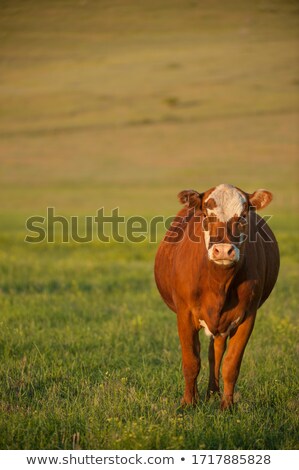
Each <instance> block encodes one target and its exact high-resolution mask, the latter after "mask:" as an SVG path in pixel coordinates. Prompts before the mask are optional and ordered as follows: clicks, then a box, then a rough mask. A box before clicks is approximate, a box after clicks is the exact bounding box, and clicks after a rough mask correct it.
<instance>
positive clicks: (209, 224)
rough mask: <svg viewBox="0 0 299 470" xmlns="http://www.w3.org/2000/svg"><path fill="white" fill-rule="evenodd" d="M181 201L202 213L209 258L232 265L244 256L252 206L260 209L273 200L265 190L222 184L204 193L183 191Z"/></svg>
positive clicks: (222, 264)
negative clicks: (247, 189)
mask: <svg viewBox="0 0 299 470" xmlns="http://www.w3.org/2000/svg"><path fill="white" fill-rule="evenodd" d="M179 198H180V200H181V202H185V203H186V202H187V205H188V207H194V208H195V209H199V210H200V211H201V213H202V214H203V230H204V239H205V246H206V249H207V254H208V258H209V260H210V261H211V262H213V263H214V264H216V265H218V266H222V267H233V266H234V265H236V264H237V263H238V261H239V260H240V258H241V255H242V251H243V245H244V242H245V240H246V238H247V234H248V223H247V219H248V211H249V208H250V207H254V208H255V209H261V208H263V207H266V206H267V205H268V204H269V203H270V201H271V200H272V194H271V193H269V192H268V191H265V190H258V191H255V192H254V193H253V194H247V193H245V192H244V191H241V190H240V189H238V188H236V187H234V186H231V185H228V184H220V185H219V186H216V187H215V188H213V189H212V190H209V191H207V192H205V193H201V194H200V193H197V192H196V191H193V190H191V191H182V192H181V193H180V194H179Z"/></svg>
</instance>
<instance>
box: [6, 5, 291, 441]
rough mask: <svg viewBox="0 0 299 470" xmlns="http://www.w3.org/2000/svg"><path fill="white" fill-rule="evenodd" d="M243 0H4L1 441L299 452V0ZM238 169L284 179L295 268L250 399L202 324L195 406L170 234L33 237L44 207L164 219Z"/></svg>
mask: <svg viewBox="0 0 299 470" xmlns="http://www.w3.org/2000/svg"><path fill="white" fill-rule="evenodd" d="M241 3H242V5H241ZM241 3H240V2H237V1H229V2H227V4H226V6H225V8H224V7H223V6H221V3H219V2H218V3H217V2H214V3H213V2H196V1H191V0H190V1H187V0H171V1H170V0H165V1H158V0H157V1H155V0H152V1H149V0H146V1H143V2H133V1H126V2H122V1H100V2H93V1H86V2H84V1H82V2H77V3H74V2H68V1H66V0H63V1H51V2H50V1H43V2H37V1H33V0H30V1H28V2H21V1H16V0H13V1H10V2H3V6H1V8H2V13H1V18H0V31H1V46H0V54H1V58H2V61H1V65H0V77H1V80H0V110H1V111H0V127H1V131H0V159H1V169H2V173H1V175H0V198H1V199H0V200H1V209H0V218H1V231H0V309H1V319H0V351H1V365H0V448H2V449H25V448H26V449H69V448H72V447H73V446H74V443H73V440H74V435H76V433H79V436H80V439H79V446H80V447H81V448H82V449H294V448H298V438H297V436H298V431H299V426H298V411H299V403H298V366H297V364H298V348H297V347H296V343H297V338H298V320H297V316H298V315H297V311H298V293H297V290H298V289H297V285H298V259H297V258H298V257H296V248H297V233H298V228H299V227H298V223H297V221H296V213H297V210H298V203H297V197H296V185H297V183H298V181H297V173H296V162H297V160H298V158H297V157H298V130H297V129H298V60H297V59H298V35H297V31H298V26H297V23H298V14H297V13H298V6H297V3H296V2H292V1H271V2H270V1H269V2H268V1H265V2H264V3H263V4H261V3H260V2H257V1H248V2H241ZM222 182H228V183H232V184H235V185H237V186H239V187H241V188H242V189H244V190H246V191H254V190H255V189H257V188H259V187H265V188H267V189H269V190H271V191H273V193H274V201H273V203H272V205H271V206H269V208H268V209H267V213H270V214H273V215H274V217H273V218H272V219H271V221H270V225H271V226H272V228H273V229H274V231H275V233H276V235H277V238H278V241H279V245H280V251H281V256H282V259H281V262H282V264H281V271H280V276H279V280H278V284H277V286H276V288H275V290H274V292H273V294H272V296H271V297H270V299H269V300H268V301H267V302H266V304H265V305H264V306H263V308H262V309H261V310H260V312H259V315H258V319H257V322H256V326H255V329H254V332H253V335H252V338H251V339H250V342H249V344H248V346H247V349H246V352H245V356H244V359H243V364H242V369H241V374H240V377H239V381H238V387H237V394H236V401H237V403H236V407H235V409H234V410H233V412H232V413H221V412H220V410H219V401H218V400H216V399H215V400H212V401H211V402H208V403H206V402H204V401H203V398H204V395H205V390H206V386H207V380H208V364H207V347H208V342H207V338H206V337H205V336H204V335H203V334H202V333H201V334H200V337H201V340H202V341H201V343H202V371H201V375H200V378H199V391H200V396H201V398H202V401H201V403H200V404H199V406H198V407H196V408H195V409H188V410H186V411H184V412H182V411H181V410H179V408H178V404H179V401H180V398H181V395H182V393H183V378H182V372H181V354H180V348H179V340H178V335H177V328H176V318H175V315H174V314H173V313H172V312H170V311H169V310H168V309H167V308H166V306H165V305H164V304H163V302H162V300H161V299H160V297H159V295H158V292H157V289H156V287H155V284H154V278H153V262H154V256H155V252H156V249H157V245H156V244H150V243H148V242H145V243H142V244H138V245H136V244H132V243H129V242H127V243H124V244H118V243H111V244H108V245H104V244H101V243H98V242H93V243H90V244H86V245H84V244H81V245H78V244H75V243H69V244H66V245H64V244H61V243H58V242H57V243H54V244H51V245H47V244H46V243H42V244H38V245H29V244H27V243H24V237H25V235H26V229H25V220H26V218H27V217H29V216H31V215H33V214H40V215H45V211H46V208H47V206H51V207H55V210H56V213H58V214H63V215H65V216H70V215H80V216H84V215H95V213H96V211H97V209H98V208H99V207H101V206H104V207H105V210H106V211H107V212H109V210H110V209H112V208H113V207H117V206H118V207H120V212H121V214H122V215H126V216H129V215H134V214H138V215H143V216H144V217H146V218H147V219H148V220H149V219H150V218H151V217H152V216H153V215H156V214H161V215H165V216H169V215H173V214H175V213H176V211H177V210H178V208H179V207H178V204H177V201H176V194H177V193H178V192H179V191H180V190H181V189H185V188H194V189H197V190H200V191H203V190H206V189H208V188H210V187H211V186H213V185H215V184H219V183H222ZM161 236H162V231H161V230H160V232H159V237H160V238H161ZM296 348H297V349H296ZM76 446H77V444H76Z"/></svg>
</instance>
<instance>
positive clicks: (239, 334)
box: [221, 312, 256, 410]
mask: <svg viewBox="0 0 299 470" xmlns="http://www.w3.org/2000/svg"><path fill="white" fill-rule="evenodd" d="M255 316H256V312H252V313H251V314H249V315H248V316H247V317H246V318H245V320H244V321H243V323H241V325H240V326H239V327H238V328H237V330H236V331H235V332H234V333H233V334H232V335H231V338H230V340H229V343H228V349H227V354H226V356H225V358H224V361H223V367H222V378H223V384H224V390H223V396H222V401H221V409H222V410H225V409H226V408H230V407H231V406H232V405H233V396H234V389H235V384H236V381H237V378H238V375H239V372H240V367H241V362H242V358H243V354H244V351H245V347H246V344H247V342H248V340H249V338H250V335H251V332H252V330H253V327H254V321H255Z"/></svg>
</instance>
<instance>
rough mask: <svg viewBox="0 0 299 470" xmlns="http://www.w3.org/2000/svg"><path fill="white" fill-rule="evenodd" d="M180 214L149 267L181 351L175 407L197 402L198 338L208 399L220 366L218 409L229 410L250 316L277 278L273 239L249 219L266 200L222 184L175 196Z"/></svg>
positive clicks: (216, 386)
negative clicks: (181, 383)
mask: <svg viewBox="0 0 299 470" xmlns="http://www.w3.org/2000/svg"><path fill="white" fill-rule="evenodd" d="M178 197H179V200H180V202H181V203H183V204H185V207H184V208H183V209H182V210H181V211H180V212H179V213H178V214H177V216H176V218H175V219H174V221H173V222H172V225H171V227H170V229H169V230H168V232H167V234H166V236H165V238H164V240H163V241H162V243H161V245H160V247H159V249H158V252H157V255H156V262H155V278H156V283H157V287H158V289H159V291H160V294H161V296H162V298H163V300H164V301H165V303H166V304H167V305H168V307H169V308H170V309H172V310H173V311H174V312H175V313H176V314H177V323H178V332H179V337H180V343H181V348H182V359H183V373H184V378H185V393H184V396H183V398H182V405H188V404H195V403H196V402H197V400H198V390H197V376H198V374H199V371H200V343H199V338H198V331H199V330H200V329H201V328H204V330H205V333H206V334H207V335H208V336H210V337H211V340H210V346H209V365H210V378H209V385H208V391H207V397H209V396H210V395H211V394H213V393H215V392H216V393H219V372H220V366H221V361H222V358H223V355H224V352H225V349H226V343H227V338H228V337H229V343H228V350H227V354H226V356H225V358H224V361H223V367H222V378H223V382H224V391H223V395H222V401H221V408H222V409H226V408H228V407H230V406H231V405H232V404H233V394H234V388H235V384H236V380H237V378H238V375H239V371H240V365H241V361H242V357H243V354H244V350H245V347H246V344H247V342H248V340H249V337H250V334H251V332H252V330H253V326H254V322H255V317H256V311H257V309H258V308H259V307H260V306H261V305H262V304H263V303H264V301H265V300H266V299H267V297H268V296H269V295H270V293H271V291H272V289H273V287H274V285H275V282H276V279H277V276H278V270H279V251H278V246H277V242H276V240H275V237H274V235H273V233H272V231H271V230H270V228H269V227H268V226H267V224H266V223H265V221H264V219H262V218H261V217H259V215H257V214H256V210H257V209H262V208H264V207H266V206H267V205H268V204H269V203H270V202H271V200H272V194H271V193H270V192H268V191H265V190H258V191H255V192H254V193H253V194H248V193H245V192H244V191H242V190H240V189H238V188H236V187H234V186H230V185H226V184H221V185H219V186H217V187H215V188H212V189H210V190H208V191H206V192H204V193H198V192H197V191H193V190H187V191H182V192H181V193H179V195H178Z"/></svg>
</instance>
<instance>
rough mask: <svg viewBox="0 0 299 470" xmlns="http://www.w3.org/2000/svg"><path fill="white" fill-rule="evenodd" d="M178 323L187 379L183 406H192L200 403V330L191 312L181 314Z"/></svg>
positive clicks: (184, 371) (178, 316) (184, 372)
mask: <svg viewBox="0 0 299 470" xmlns="http://www.w3.org/2000/svg"><path fill="white" fill-rule="evenodd" d="M177 321H178V331H179V337H180V342H181V348H182V360H183V374H184V378H185V393H184V396H183V398H182V401H181V404H182V405H191V404H196V403H197V401H198V390H197V376H198V374H199V371H200V343H199V338H198V329H197V328H196V326H195V325H194V322H193V318H192V314H191V312H186V311H185V312H179V313H178V315H177Z"/></svg>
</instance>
